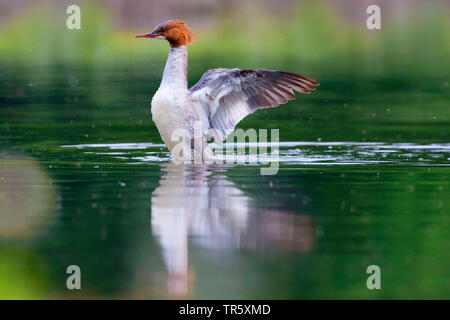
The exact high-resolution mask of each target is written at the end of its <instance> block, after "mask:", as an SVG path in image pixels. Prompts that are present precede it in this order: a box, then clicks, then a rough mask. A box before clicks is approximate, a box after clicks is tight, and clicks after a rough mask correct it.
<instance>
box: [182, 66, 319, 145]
mask: <svg viewBox="0 0 450 320" xmlns="http://www.w3.org/2000/svg"><path fill="white" fill-rule="evenodd" d="M318 85H319V83H318V82H317V81H316V80H314V79H311V78H308V77H305V76H301V75H298V74H295V73H290V72H283V71H276V70H265V69H259V70H241V69H237V68H236V69H223V68H222V69H212V70H208V71H207V72H206V73H205V74H204V75H203V76H202V78H201V79H200V80H199V82H198V83H197V84H195V85H194V86H193V87H192V88H190V89H189V93H190V97H191V99H192V102H193V104H194V106H195V108H196V110H197V113H198V114H199V116H200V118H201V120H202V122H203V129H204V130H205V131H206V130H208V133H209V134H210V136H212V138H213V139H214V141H216V142H218V143H221V142H222V141H223V140H225V139H226V137H227V136H228V134H230V133H231V132H233V130H234V128H235V126H236V125H237V124H238V123H239V121H241V120H242V119H243V118H245V117H246V116H247V115H249V114H251V113H253V112H254V111H255V110H258V109H262V108H273V107H276V106H279V105H280V104H284V103H286V102H288V101H289V100H293V99H295V98H296V96H295V94H294V90H295V91H298V92H301V93H310V91H312V90H315V89H316V88H315V86H318Z"/></svg>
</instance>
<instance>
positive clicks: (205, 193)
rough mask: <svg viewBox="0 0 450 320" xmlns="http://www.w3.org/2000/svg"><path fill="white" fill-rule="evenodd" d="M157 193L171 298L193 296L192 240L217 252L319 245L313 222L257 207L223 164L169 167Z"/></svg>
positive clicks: (156, 215) (156, 225)
mask: <svg viewBox="0 0 450 320" xmlns="http://www.w3.org/2000/svg"><path fill="white" fill-rule="evenodd" d="M162 170H163V173H164V174H163V176H162V178H161V181H160V186H159V187H158V188H156V189H155V191H154V192H153V194H152V214H151V227H152V233H153V235H155V236H156V237H157V239H158V242H159V244H160V246H161V249H162V253H163V258H164V262H165V264H166V267H167V271H168V278H167V287H168V294H169V296H181V297H182V296H187V295H189V291H190V282H191V280H192V279H191V278H192V276H191V274H192V272H190V268H189V264H188V239H189V238H191V241H192V242H194V243H195V244H196V245H197V246H200V247H203V248H213V249H229V250H231V249H246V250H260V251H261V250H270V249H272V248H276V249H279V250H285V251H288V250H289V251H297V252H300V253H301V252H307V251H309V250H310V249H311V248H312V245H313V243H314V236H315V234H314V230H313V225H312V221H311V218H310V217H309V216H307V215H300V214H295V213H293V212H289V211H282V210H280V209H276V208H274V209H272V208H270V209H264V208H261V206H256V200H255V199H253V198H251V197H249V196H248V195H246V194H245V193H244V192H243V191H242V190H240V189H238V188H237V187H236V186H235V185H234V183H233V182H231V181H230V180H227V177H226V176H225V175H224V173H225V172H226V168H225V167H220V166H217V165H210V166H206V165H184V166H178V165H175V164H173V163H169V164H165V165H163V168H162Z"/></svg>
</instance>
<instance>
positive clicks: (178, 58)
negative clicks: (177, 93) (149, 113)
mask: <svg viewBox="0 0 450 320" xmlns="http://www.w3.org/2000/svg"><path fill="white" fill-rule="evenodd" d="M165 86H170V87H175V88H178V89H180V88H184V89H186V90H187V47H186V46H180V47H176V48H170V51H169V56H168V58H167V62H166V67H165V68H164V73H163V77H162V81H161V85H160V87H165Z"/></svg>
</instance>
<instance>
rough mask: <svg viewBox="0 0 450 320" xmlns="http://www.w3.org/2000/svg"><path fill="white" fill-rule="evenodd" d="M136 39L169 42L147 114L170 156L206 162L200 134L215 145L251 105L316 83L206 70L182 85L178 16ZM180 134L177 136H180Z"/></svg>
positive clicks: (280, 100)
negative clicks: (189, 83) (159, 78)
mask: <svg viewBox="0 0 450 320" xmlns="http://www.w3.org/2000/svg"><path fill="white" fill-rule="evenodd" d="M136 37H137V38H154V39H163V40H167V41H168V42H169V43H170V51H169V57H168V58H167V62H166V66H165V68H164V73H163V77H162V81H161V85H160V86H159V89H158V91H156V93H155V95H154V96H153V99H152V103H151V105H152V107H151V111H152V119H153V121H154V122H155V124H156V127H157V128H158V131H159V133H160V135H161V138H162V139H163V141H164V143H165V144H166V145H167V147H168V148H169V150H170V151H171V153H172V156H173V157H174V159H175V160H178V161H189V162H190V161H191V160H194V162H195V163H198V162H203V161H210V160H211V159H212V158H213V152H212V151H211V149H210V148H209V147H208V143H207V141H206V137H205V135H206V134H208V135H209V136H210V137H211V139H212V141H214V142H216V143H219V144H221V143H222V142H223V141H224V140H225V139H226V137H227V136H228V135H229V134H230V133H231V132H233V131H234V128H235V126H236V125H237V124H238V122H239V121H241V120H242V119H243V118H245V117H246V116H247V115H249V114H251V113H253V112H254V111H255V110H258V109H263V108H272V107H276V106H278V105H280V104H284V103H286V102H288V101H289V100H293V99H295V98H296V97H295V94H294V92H293V90H295V91H298V92H301V93H309V92H310V91H312V90H315V88H314V86H318V85H319V83H318V82H317V81H316V80H314V79H311V78H308V77H305V76H301V75H298V74H295V73H290V72H283V71H276V70H265V69H259V70H241V69H238V68H234V69H226V68H219V69H211V70H208V71H207V72H206V73H205V74H203V76H202V78H201V79H200V81H199V82H198V83H197V84H195V85H194V86H193V87H192V88H190V89H188V87H187V46H188V44H190V43H191V42H192V41H193V40H194V39H195V34H194V32H193V31H192V30H191V29H190V28H189V27H188V26H187V24H186V23H185V22H184V21H181V20H169V21H167V22H165V23H162V24H160V25H158V26H157V27H156V28H155V29H154V30H153V31H152V32H150V33H147V34H141V35H137V36H136ZM180 133H181V135H180Z"/></svg>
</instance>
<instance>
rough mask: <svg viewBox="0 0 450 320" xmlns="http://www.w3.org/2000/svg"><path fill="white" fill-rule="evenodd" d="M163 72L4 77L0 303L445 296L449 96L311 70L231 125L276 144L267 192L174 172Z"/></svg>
mask: <svg viewBox="0 0 450 320" xmlns="http://www.w3.org/2000/svg"><path fill="white" fill-rule="evenodd" d="M156 65H158V66H159V64H156V63H155V66H156ZM152 68H153V69H152ZM155 69H156V67H153V65H152V67H149V66H144V67H139V66H135V65H131V66H126V67H120V68H119V67H117V68H114V67H113V68H105V69H102V68H99V67H97V68H88V67H85V68H80V67H68V66H55V67H36V68H25V67H20V66H15V67H14V66H9V67H5V68H2V69H1V71H0V103H1V109H0V111H1V114H0V120H1V121H0V222H1V224H0V297H2V298H139V299H153V298H170V297H187V298H203V299H210V298H245V299H250V298H254V299H257V298H272V299H284V298H286V299H310V298H325V299H330V298H337V299H341V298H357V299H366V298H367V299H380V298H384V299H388V298H427V299H428V298H449V297H450V277H449V275H448V270H449V268H450V254H449V252H450V250H449V249H450V248H449V238H450V226H449V215H448V213H449V209H448V206H449V202H450V197H449V178H450V171H449V167H448V166H449V165H450V141H449V137H450V132H449V127H450V126H449V125H450V111H449V110H450V109H449V108H448V101H449V98H450V91H449V86H448V82H447V81H448V80H446V79H439V78H436V79H433V78H430V79H422V78H420V79H417V78H414V77H412V78H411V79H412V80H406V79H397V78H386V79H385V78H383V79H378V78H370V79H366V78H363V79H361V78H359V79H358V78H355V76H339V75H334V76H333V77H330V76H328V75H325V74H321V73H320V72H319V71H317V72H314V75H315V78H317V79H318V80H320V82H321V87H320V88H319V91H318V92H317V93H314V94H312V95H309V96H301V97H299V99H297V100H296V101H294V102H291V103H289V104H288V105H285V106H282V107H281V108H278V109H271V110H267V111H260V112H258V113H256V114H254V115H252V116H250V117H249V118H247V119H246V120H245V121H244V122H242V123H241V125H240V127H242V128H244V129H248V128H256V129H261V128H267V129H275V128H278V129H280V141H281V146H280V152H279V159H280V168H279V171H278V173H277V174H276V175H272V176H263V175H260V167H259V166H258V165H245V164H242V165H230V164H229V165H210V166H206V165H190V166H188V165H186V166H184V167H179V166H175V165H173V164H171V163H170V160H169V153H168V151H167V149H166V148H165V147H164V146H163V145H162V142H161V139H160V138H159V135H158V133H157V131H156V128H155V127H154V125H153V123H152V122H151V117H150V108H149V107H150V99H151V96H152V93H153V92H155V90H156V89H157V87H158V85H159V74H160V67H158V68H157V69H158V70H155ZM202 71H203V70H202ZM199 75H200V74H199ZM199 75H194V74H193V75H192V79H191V81H192V83H194V82H195V80H197V79H198V78H199ZM414 79H415V80H414ZM73 264H75V265H78V266H80V268H81V271H82V290H80V291H70V290H67V288H66V279H67V277H68V275H67V274H66V268H67V266H69V265H73ZM372 264H375V265H378V266H380V268H381V281H382V289H381V290H368V289H367V287H366V279H367V277H368V274H367V273H366V269H367V267H368V266H369V265H372Z"/></svg>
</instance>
